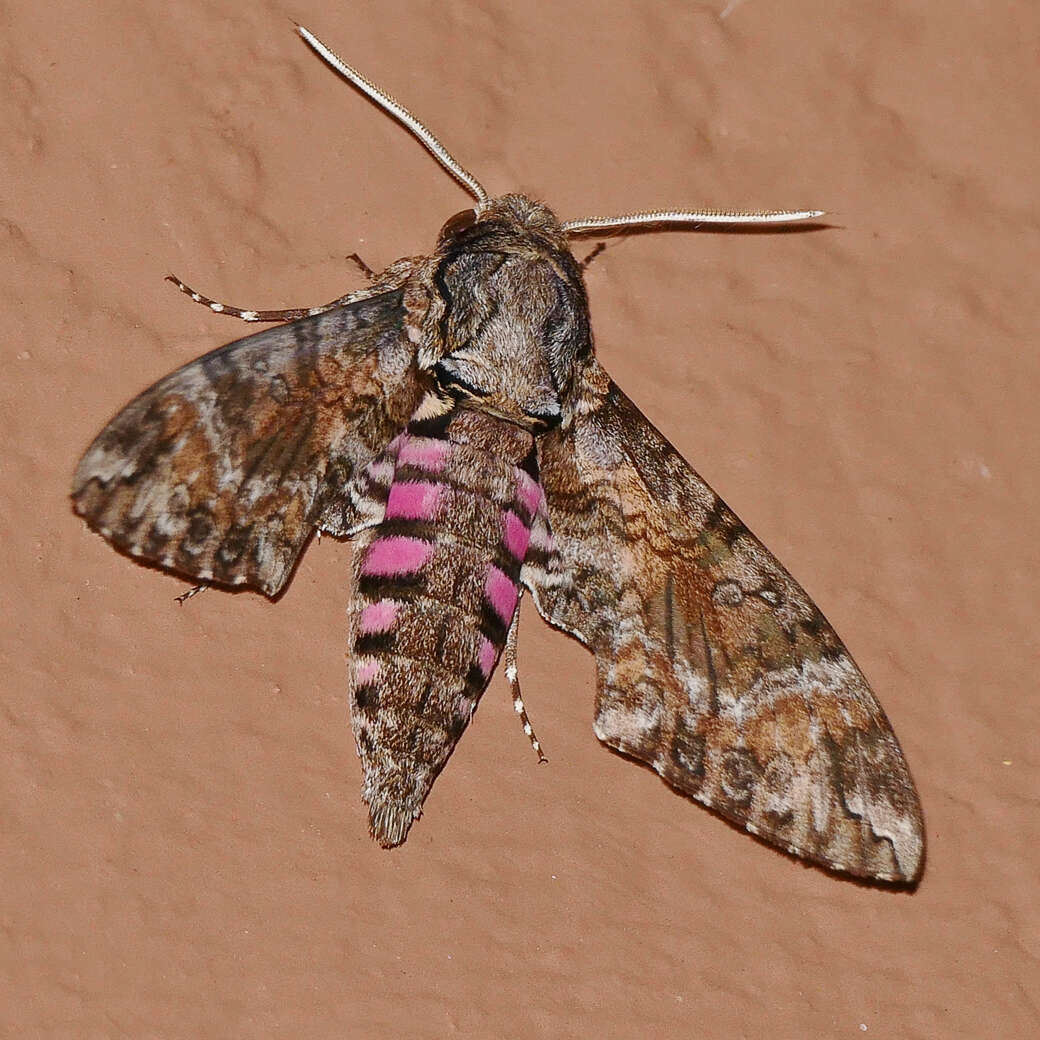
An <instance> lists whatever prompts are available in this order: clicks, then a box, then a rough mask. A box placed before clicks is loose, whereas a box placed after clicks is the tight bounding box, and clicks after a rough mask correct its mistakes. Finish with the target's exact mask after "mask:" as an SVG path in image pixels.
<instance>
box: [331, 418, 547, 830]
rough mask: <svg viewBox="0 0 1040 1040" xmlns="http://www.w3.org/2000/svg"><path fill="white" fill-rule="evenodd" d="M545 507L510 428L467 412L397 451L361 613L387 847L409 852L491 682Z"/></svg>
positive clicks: (357, 652)
mask: <svg viewBox="0 0 1040 1040" xmlns="http://www.w3.org/2000/svg"><path fill="white" fill-rule="evenodd" d="M541 501H542V490H541V486H540V484H539V483H538V480H537V472H536V469H535V463H534V452H533V440H532V438H531V436H530V434H528V433H526V432H525V431H523V430H520V429H519V428H518V427H516V426H513V425H511V424H509V423H505V422H503V421H501V420H497V419H492V418H490V417H488V416H486V415H482V414H478V413H473V412H465V411H463V412H459V413H457V414H456V415H453V416H452V418H451V420H450V421H449V422H448V424H447V425H446V428H445V429H444V430H443V431H439V432H438V435H437V436H419V435H417V434H415V433H412V432H408V433H405V434H403V435H402V436H401V437H400V438H399V440H398V442H397V444H396V450H395V452H394V476H393V481H392V483H391V485H390V490H389V494H388V497H387V501H386V510H385V514H384V518H383V522H382V523H381V524H380V525H379V526H378V527H374V528H370V529H369V530H367V531H365V532H364V533H363V534H362V535H361V536H360V537H359V539H358V544H357V551H356V555H355V565H354V566H355V595H354V599H353V602H352V606H351V611H350V627H351V647H352V658H351V674H352V684H351V709H352V717H353V724H354V734H355V737H356V739H357V744H358V753H359V754H360V756H361V762H362V767H363V769H364V773H365V782H364V786H363V791H362V793H363V797H364V798H365V801H367V802H368V804H369V807H370V812H371V822H372V833H373V835H374V836H375V838H376V839H377V840H378V841H379V842H380V844H382V845H384V846H392V845H399V844H400V843H401V842H402V841H404V839H405V836H406V835H407V833H408V828H409V827H410V826H411V823H412V821H413V820H414V819H415V817H417V816H418V815H419V811H420V808H421V806H422V803H423V800H424V799H425V797H426V795H427V793H428V792H429V789H430V786H431V785H432V783H433V780H434V778H435V777H436V775H437V773H438V771H439V770H440V769H441V767H442V766H443V765H444V763H445V761H447V758H448V756H449V755H450V754H451V751H452V749H453V748H454V746H455V744H456V743H457V741H458V739H459V737H460V736H461V735H462V732H463V730H464V729H465V728H466V724H467V723H468V722H469V720H470V717H471V716H472V714H473V711H474V709H475V708H476V705H477V701H478V700H479V698H480V695H481V694H482V693H483V692H484V689H485V687H486V686H487V684H488V680H489V679H490V678H491V673H492V671H493V670H494V667H495V664H496V662H497V661H498V657H499V654H500V653H501V650H502V647H503V646H504V644H505V639H506V634H507V632H508V629H509V624H510V621H511V620H512V617H513V614H514V612H515V610H516V604H517V599H518V596H519V577H520V567H521V565H522V564H523V562H524V558H525V556H526V555H527V547H528V542H529V540H530V533H531V527H532V524H533V521H534V517H535V515H536V513H537V512H538V510H539V508H540V506H541Z"/></svg>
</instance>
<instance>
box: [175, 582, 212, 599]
mask: <svg viewBox="0 0 1040 1040" xmlns="http://www.w3.org/2000/svg"><path fill="white" fill-rule="evenodd" d="M208 588H209V586H208V585H192V587H191V588H190V589H188V591H187V592H182V593H181V594H180V595H179V596H174V597H173V598H174V599H175V600H176V601H177V602H178V603H187V602H188V600H189V599H191V598H192V596H197V595H198V594H199V593H200V592H205V591H206V589H208Z"/></svg>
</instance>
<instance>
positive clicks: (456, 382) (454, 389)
mask: <svg viewBox="0 0 1040 1040" xmlns="http://www.w3.org/2000/svg"><path fill="white" fill-rule="evenodd" d="M433 377H434V379H436V380H437V385H438V386H439V387H440V388H441V389H442V390H446V391H447V392H448V393H450V394H453V395H454V396H458V393H459V391H461V392H462V393H464V394H466V395H467V396H469V397H487V396H488V393H489V391H487V390H484V389H482V388H481V387H479V386H474V385H473V384H472V383H469V382H467V381H466V380H465V379H463V378H462V377H461V376H460V375H458V374H457V373H455V372H452V371H451V370H450V369H448V368H446V367H445V366H444V365H443V364H442V363H441V362H440V361H438V362H437V364H436V365H434V366H433Z"/></svg>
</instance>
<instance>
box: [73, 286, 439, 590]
mask: <svg viewBox="0 0 1040 1040" xmlns="http://www.w3.org/2000/svg"><path fill="white" fill-rule="evenodd" d="M403 316H404V309H403V304H402V293H401V291H400V290H393V291H389V292H385V293H381V294H378V295H372V296H369V297H368V298H365V299H362V300H359V301H357V302H354V303H350V304H346V305H344V306H342V307H337V308H335V309H334V310H331V311H327V312H325V313H323V314H318V315H315V316H313V317H308V318H303V319H302V320H299V321H294V322H292V323H291V324H287V325H281V326H277V327H275V328H270V329H267V330H265V331H263V332H259V333H257V334H256V335H253V336H248V337H246V338H245V339H241V340H238V341H236V342H234V343H230V344H228V345H227V346H225V347H221V348H220V349H218V350H215V351H213V352H212V353H209V354H206V355H205V356H204V357H201V358H199V359H198V360H196V361H192V362H190V363H189V364H187V365H185V366H184V367H183V368H180V369H178V370H177V371H176V372H173V373H172V374H171V375H168V376H167V377H166V378H165V379H161V380H160V381H159V382H158V383H156V384H155V385H154V386H153V387H151V388H150V389H148V390H146V391H145V392H144V393H143V394H141V395H140V396H139V397H137V398H136V399H135V400H134V401H132V402H131V403H130V404H128V405H127V406H126V407H125V408H124V409H123V410H122V411H121V412H120V413H119V414H118V415H117V416H116V417H115V418H114V419H113V420H112V421H111V422H110V423H109V424H108V425H107V426H106V427H105V428H104V430H102V431H101V433H100V434H99V435H98V437H97V439H96V440H95V441H94V443H93V444H92V445H91V446H90V448H88V449H87V452H86V454H85V455H84V456H83V458H82V459H81V460H80V463H79V466H78V467H77V469H76V474H75V477H74V479H73V486H72V497H73V501H74V503H75V507H76V510H77V512H79V513H80V514H81V515H82V516H83V517H84V518H85V519H86V521H87V522H88V523H89V524H90V526H91V527H93V528H94V529H96V530H97V531H99V532H100V533H101V534H102V535H104V536H105V537H106V538H107V539H109V541H111V542H112V543H113V544H114V545H116V546H118V547H119V548H120V549H123V550H125V551H127V552H129V553H132V554H133V555H134V556H138V557H141V558H142V559H145V560H148V561H150V562H152V563H156V564H159V565H161V566H163V567H168V568H170V569H172V570H176V571H179V572H180V573H182V574H184V575H187V576H190V577H192V578H196V579H199V580H200V581H211V580H212V581H217V582H224V583H228V584H232V585H249V586H253V587H255V588H258V589H260V590H262V591H263V592H265V593H267V595H269V596H273V595H275V594H277V593H278V591H279V590H280V589H281V588H282V587H283V585H284V584H285V582H286V580H287V579H288V577H289V575H290V573H291V572H292V568H293V565H294V563H295V561H296V558H297V556H298V555H299V553H300V550H301V549H302V548H303V545H304V543H305V542H306V540H307V537H308V535H309V534H310V533H311V531H312V530H313V528H314V527H316V526H317V527H321V528H322V529H324V530H330V531H333V532H334V533H348V532H349V531H350V530H351V529H352V527H353V526H355V524H356V523H357V522H358V518H359V513H358V506H359V502H358V501H357V498H358V495H359V491H358V488H359V487H360V485H361V484H362V483H363V471H364V469H365V467H366V466H367V465H368V463H369V462H370V461H371V460H372V459H373V457H374V456H376V455H377V454H378V453H379V452H381V451H382V450H383V449H384V448H385V447H386V445H387V443H388V441H389V440H390V439H391V438H392V437H393V436H394V435H395V433H397V432H398V431H399V430H400V429H401V428H402V427H403V426H404V424H405V423H406V422H407V420H408V416H409V415H410V414H411V412H412V410H413V409H414V407H415V405H416V403H417V401H418V399H419V396H420V391H419V389H418V385H417V380H416V376H415V366H414V348H413V347H412V345H411V344H410V341H409V340H408V337H407V336H406V334H405V332H404V328H403ZM362 504H363V503H362Z"/></svg>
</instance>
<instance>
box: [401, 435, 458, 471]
mask: <svg viewBox="0 0 1040 1040" xmlns="http://www.w3.org/2000/svg"><path fill="white" fill-rule="evenodd" d="M450 450H451V445H449V444H448V442H447V441H441V440H436V439H434V438H433V437H409V436H406V437H405V441H404V443H403V444H402V445H401V448H400V450H399V451H398V453H397V464H398V465H399V466H414V467H415V468H416V469H424V470H426V472H427V473H440V471H441V470H442V469H443V468H444V460H445V459H446V458H447V457H448V452H449V451H450Z"/></svg>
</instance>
